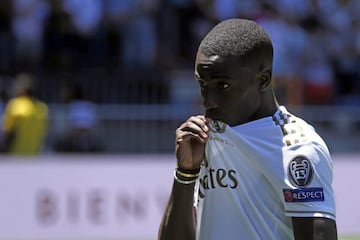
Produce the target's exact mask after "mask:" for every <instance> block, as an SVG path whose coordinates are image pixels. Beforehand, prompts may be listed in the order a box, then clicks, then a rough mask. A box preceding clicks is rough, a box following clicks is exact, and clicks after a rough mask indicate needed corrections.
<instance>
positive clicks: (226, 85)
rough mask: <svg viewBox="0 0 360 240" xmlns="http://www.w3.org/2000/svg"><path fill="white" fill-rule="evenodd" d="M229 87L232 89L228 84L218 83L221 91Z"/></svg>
mask: <svg viewBox="0 0 360 240" xmlns="http://www.w3.org/2000/svg"><path fill="white" fill-rule="evenodd" d="M228 87H230V85H229V84H227V83H222V82H221V83H218V88H219V89H227V88H228Z"/></svg>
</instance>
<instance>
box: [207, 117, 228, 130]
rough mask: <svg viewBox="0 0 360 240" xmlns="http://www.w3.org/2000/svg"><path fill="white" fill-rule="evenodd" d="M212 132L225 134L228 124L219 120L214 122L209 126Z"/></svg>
mask: <svg viewBox="0 0 360 240" xmlns="http://www.w3.org/2000/svg"><path fill="white" fill-rule="evenodd" d="M209 126H210V130H211V131H213V132H218V133H223V132H225V128H226V123H223V122H221V121H218V120H212V121H211V122H210V124H209Z"/></svg>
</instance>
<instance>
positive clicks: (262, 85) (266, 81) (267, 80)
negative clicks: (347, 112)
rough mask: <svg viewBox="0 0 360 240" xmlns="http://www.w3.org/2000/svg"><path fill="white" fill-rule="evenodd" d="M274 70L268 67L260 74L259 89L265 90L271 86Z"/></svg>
mask: <svg viewBox="0 0 360 240" xmlns="http://www.w3.org/2000/svg"><path fill="white" fill-rule="evenodd" d="M271 77H272V72H271V70H270V69H268V68H264V69H263V70H261V72H260V73H259V75H258V80H259V90H260V91H262V92H265V91H266V90H268V89H269V88H270V87H271Z"/></svg>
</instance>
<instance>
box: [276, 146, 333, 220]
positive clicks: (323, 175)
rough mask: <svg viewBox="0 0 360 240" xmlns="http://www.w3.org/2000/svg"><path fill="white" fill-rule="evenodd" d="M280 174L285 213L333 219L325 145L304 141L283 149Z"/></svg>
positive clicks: (280, 191) (331, 172) (329, 167)
mask: <svg viewBox="0 0 360 240" xmlns="http://www.w3.org/2000/svg"><path fill="white" fill-rule="evenodd" d="M283 156H284V158H283V160H284V161H283V167H284V178H283V182H282V187H281V189H278V190H279V194H280V195H281V199H282V201H283V204H284V210H285V215H287V216H289V217H326V218H331V219H334V220H335V202H334V193H333V188H332V180H333V168H332V161H331V157H330V154H329V152H328V151H327V148H324V147H323V146H321V145H316V144H314V143H308V144H305V145H300V146H296V147H293V148H292V149H287V150H285V152H284V153H283Z"/></svg>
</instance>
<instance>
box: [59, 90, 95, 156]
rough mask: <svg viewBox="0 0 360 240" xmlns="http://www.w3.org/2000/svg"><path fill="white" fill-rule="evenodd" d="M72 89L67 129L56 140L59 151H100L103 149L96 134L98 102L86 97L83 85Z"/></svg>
mask: <svg viewBox="0 0 360 240" xmlns="http://www.w3.org/2000/svg"><path fill="white" fill-rule="evenodd" d="M69 91H70V93H69V94H70V99H69V102H68V115H67V130H65V132H64V133H63V134H62V135H60V136H59V137H58V138H57V139H56V141H55V145H54V148H55V151H57V152H83V153H84V152H99V151H101V150H102V147H101V144H100V141H99V139H98V137H97V135H96V127H97V126H98V118H97V113H96V104H95V103H94V102H93V101H92V100H90V99H89V98H87V97H86V95H85V93H84V89H83V88H82V87H81V86H75V87H73V88H72V89H69Z"/></svg>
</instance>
